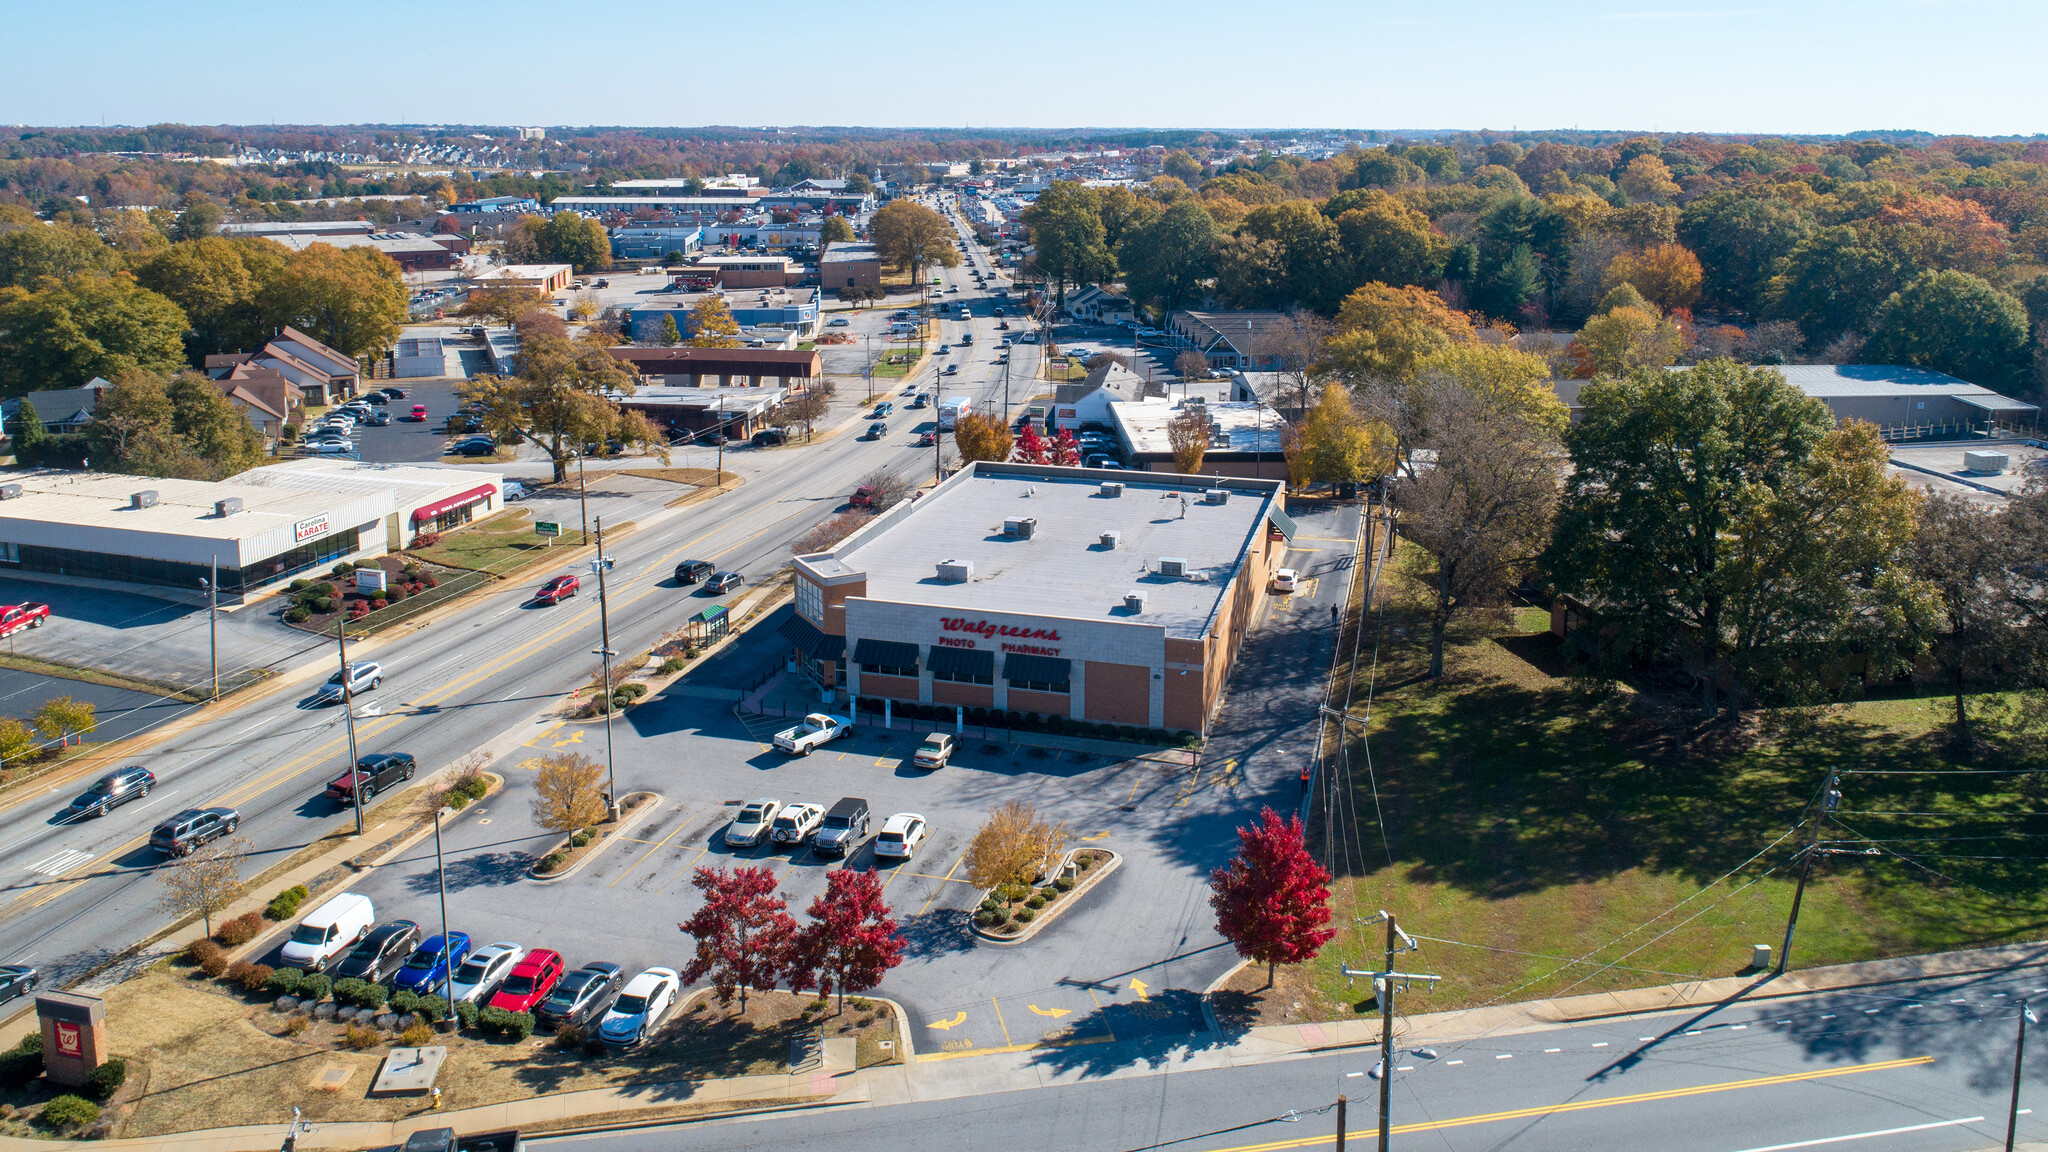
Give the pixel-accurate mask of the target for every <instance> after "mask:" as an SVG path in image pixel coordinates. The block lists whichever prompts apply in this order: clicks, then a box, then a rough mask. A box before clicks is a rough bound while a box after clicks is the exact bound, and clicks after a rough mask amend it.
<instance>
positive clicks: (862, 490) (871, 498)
mask: <svg viewBox="0 0 2048 1152" xmlns="http://www.w3.org/2000/svg"><path fill="white" fill-rule="evenodd" d="M846 502H847V503H848V504H849V505H851V506H853V507H855V508H872V507H874V504H875V490H874V489H872V488H870V487H868V486H867V485H865V484H863V485H861V486H860V487H858V488H855V489H854V490H853V495H851V496H848V497H847V498H846Z"/></svg>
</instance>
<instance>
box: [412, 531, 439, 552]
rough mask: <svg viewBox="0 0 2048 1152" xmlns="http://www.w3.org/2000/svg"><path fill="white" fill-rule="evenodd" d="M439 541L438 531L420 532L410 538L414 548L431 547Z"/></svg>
mask: <svg viewBox="0 0 2048 1152" xmlns="http://www.w3.org/2000/svg"><path fill="white" fill-rule="evenodd" d="M440 542H441V534H440V533H439V532H422V533H420V534H419V535H417V536H415V537H413V538H412V546H413V547H415V548H432V547H433V546H434V545H436V544H439V543H440Z"/></svg>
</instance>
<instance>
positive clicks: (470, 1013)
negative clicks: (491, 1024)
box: [455, 1000, 477, 1028]
mask: <svg viewBox="0 0 2048 1152" xmlns="http://www.w3.org/2000/svg"><path fill="white" fill-rule="evenodd" d="M476 1015H477V1013H476V1004H475V1003H474V1002H472V1001H469V1000H457V1001H456V1002H455V1018H456V1019H457V1020H459V1021H461V1023H462V1026H463V1027H464V1028H474V1027H476Z"/></svg>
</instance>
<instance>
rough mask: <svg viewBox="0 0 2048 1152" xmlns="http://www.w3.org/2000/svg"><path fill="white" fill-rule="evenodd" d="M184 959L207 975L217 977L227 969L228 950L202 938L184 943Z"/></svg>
mask: <svg viewBox="0 0 2048 1152" xmlns="http://www.w3.org/2000/svg"><path fill="white" fill-rule="evenodd" d="M185 959H187V960H189V961H191V962H192V963H194V964H196V965H198V966H199V970H200V971H201V972H204V973H206V974H207V975H208V976H216V977H217V976H220V975H221V974H222V973H224V972H226V971H227V970H228V950H227V949H225V948H223V947H221V946H220V945H218V944H215V943H214V942H213V941H211V940H207V939H204V938H202V939H199V940H194V941H193V942H191V943H190V944H187V945H185Z"/></svg>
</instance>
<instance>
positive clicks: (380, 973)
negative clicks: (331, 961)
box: [334, 920, 420, 984]
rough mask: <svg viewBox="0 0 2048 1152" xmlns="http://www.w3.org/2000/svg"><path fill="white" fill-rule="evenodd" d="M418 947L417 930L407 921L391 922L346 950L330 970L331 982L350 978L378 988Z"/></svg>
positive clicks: (413, 924)
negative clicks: (344, 954) (366, 981)
mask: <svg viewBox="0 0 2048 1152" xmlns="http://www.w3.org/2000/svg"><path fill="white" fill-rule="evenodd" d="M419 946H420V926H419V925H417V924H415V923H413V922H412V921H410V920H393V921H392V922H391V923H389V924H380V925H378V926H377V927H376V928H374V929H372V930H371V931H370V934H369V935H368V936H365V937H363V942H362V943H360V944H358V945H356V946H355V947H354V948H351V949H349V953H348V955H347V956H345V957H343V958H342V961H341V963H340V964H339V965H337V966H336V967H335V969H334V978H335V979H337V980H339V979H342V978H344V977H348V976H353V977H355V978H356V979H358V980H368V981H369V982H370V983H372V984H382V983H384V981H386V980H388V979H390V978H391V977H392V976H393V975H395V974H397V972H398V969H399V967H400V966H402V965H403V964H404V963H405V958H406V957H408V956H410V955H412V954H413V950H414V949H416V948H418V947H419Z"/></svg>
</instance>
